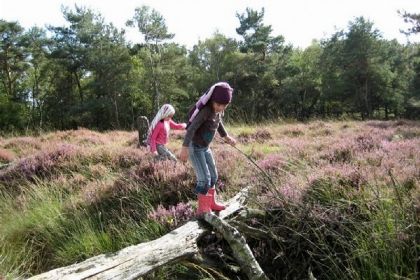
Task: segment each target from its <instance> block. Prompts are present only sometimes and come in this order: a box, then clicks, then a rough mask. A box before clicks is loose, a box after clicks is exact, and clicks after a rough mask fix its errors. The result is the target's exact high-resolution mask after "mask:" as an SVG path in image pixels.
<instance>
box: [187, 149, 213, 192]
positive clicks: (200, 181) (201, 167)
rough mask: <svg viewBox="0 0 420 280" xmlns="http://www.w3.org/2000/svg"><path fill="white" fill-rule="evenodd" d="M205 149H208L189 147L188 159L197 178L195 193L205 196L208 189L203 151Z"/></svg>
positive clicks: (207, 176)
mask: <svg viewBox="0 0 420 280" xmlns="http://www.w3.org/2000/svg"><path fill="white" fill-rule="evenodd" d="M207 149H208V148H199V147H196V146H194V145H190V148H189V158H190V161H191V165H192V166H193V168H194V172H195V175H196V177H197V185H196V187H195V192H196V193H199V194H206V193H207V191H208V189H209V187H210V171H209V168H208V166H207V163H206V156H205V151H206V150H207Z"/></svg>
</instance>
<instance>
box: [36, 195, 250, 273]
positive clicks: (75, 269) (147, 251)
mask: <svg viewBox="0 0 420 280" xmlns="http://www.w3.org/2000/svg"><path fill="white" fill-rule="evenodd" d="M247 194H248V190H247V189H244V190H243V191H241V192H240V193H238V194H237V195H236V196H235V197H234V198H232V199H231V200H230V201H229V202H228V205H229V206H228V207H227V208H226V209H225V210H224V211H221V212H220V219H223V218H226V217H227V216H230V215H231V214H233V213H235V212H237V211H239V210H240V209H241V208H242V207H243V204H244V202H245V199H246V197H247ZM205 231H206V229H204V228H203V227H201V226H200V225H199V223H198V222H197V221H190V222H188V223H187V224H185V225H183V226H181V227H179V228H177V229H176V230H174V231H172V232H170V233H168V234H166V235H164V236H162V237H161V238H158V239H156V240H153V241H150V242H145V243H141V244H138V245H134V246H130V247H127V248H124V249H122V250H120V251H118V252H116V253H112V254H102V255H99V256H96V257H93V258H90V259H87V260H85V261H83V262H81V263H76V264H73V265H70V266H67V267H61V268H57V269H54V270H51V271H49V272H46V273H43V274H39V275H36V276H34V277H32V278H30V279H32V280H41V279H43V280H52V279H54V280H55V279H61V280H66V279H68V280H70V279H71V280H77V279H80V280H81V279H121V280H123V279H124V280H126V279H138V278H139V277H141V276H144V275H146V274H148V273H150V272H151V271H153V270H154V269H156V268H158V267H160V266H163V265H165V264H169V263H172V262H174V261H177V260H180V259H193V258H194V256H195V255H198V254H199V249H198V247H197V239H198V238H199V237H200V236H201V235H202V234H203V233H205Z"/></svg>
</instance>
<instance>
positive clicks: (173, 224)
mask: <svg viewBox="0 0 420 280" xmlns="http://www.w3.org/2000/svg"><path fill="white" fill-rule="evenodd" d="M193 216H194V210H193V208H192V206H191V204H190V203H183V202H181V203H178V204H177V205H175V206H173V205H171V206H169V207H168V208H165V207H164V206H163V205H162V204H159V205H158V207H157V208H156V210H153V211H152V212H150V213H149V214H148V217H149V219H151V220H154V221H156V222H158V223H159V224H162V225H164V226H167V227H168V228H169V229H174V228H177V227H179V226H181V225H182V224H184V223H185V222H187V221H189V220H190V219H191V217H193Z"/></svg>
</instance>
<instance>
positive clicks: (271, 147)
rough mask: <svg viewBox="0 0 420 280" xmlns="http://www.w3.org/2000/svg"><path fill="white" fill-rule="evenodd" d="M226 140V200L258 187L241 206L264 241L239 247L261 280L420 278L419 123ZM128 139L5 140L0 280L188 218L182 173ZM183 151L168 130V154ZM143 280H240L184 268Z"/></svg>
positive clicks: (217, 148)
mask: <svg viewBox="0 0 420 280" xmlns="http://www.w3.org/2000/svg"><path fill="white" fill-rule="evenodd" d="M229 132H230V134H231V135H233V136H234V137H235V138H236V139H237V140H238V145H237V147H236V148H233V147H230V146H228V145H225V144H223V142H222V141H221V139H219V138H218V139H216V140H215V141H214V144H213V146H212V149H213V151H214V155H215V158H216V163H217V166H218V170H219V176H220V184H219V186H220V188H221V196H222V197H223V198H225V199H227V198H229V197H231V196H233V195H234V194H235V193H236V192H237V191H238V190H239V189H241V188H242V187H244V186H246V185H253V186H255V191H254V192H253V194H252V199H251V201H250V207H253V208H259V209H263V210H266V211H267V213H268V215H267V216H266V217H265V218H264V219H253V220H252V221H251V225H252V226H254V227H257V228H260V229H262V230H264V231H266V232H267V238H266V239H265V238H263V239H261V238H252V237H249V238H248V242H249V244H250V246H251V247H252V250H253V252H254V254H255V256H256V257H257V259H258V261H259V262H260V264H261V266H262V267H263V269H264V271H265V272H266V273H267V274H268V275H269V276H270V278H272V279H305V278H308V277H309V275H314V276H315V277H316V278H317V279H337V278H341V279H416V277H418V271H419V262H420V259H419V249H420V248H419V245H418V244H420V242H419V241H420V234H419V232H420V228H419V213H420V191H419V190H420V189H419V179H420V159H419V156H418V155H419V154H420V123H419V122H411V121H390V122H383V121H368V122H321V121H314V122H310V123H306V124H302V123H290V124H286V123H269V124H268V123H267V124H265V125H259V126H239V125H236V126H231V127H229ZM136 135H137V134H136V132H123V131H111V132H107V133H98V132H94V131H90V130H85V129H80V130H74V131H63V132H55V133H48V134H45V135H42V136H39V137H29V136H28V137H13V138H0V166H1V169H0V279H1V278H6V279H9V278H10V279H13V278H16V277H27V276H30V275H34V274H38V273H41V272H44V271H47V270H50V269H52V268H56V267H60V266H65V265H69V264H72V263H74V262H78V261H82V260H84V259H86V258H89V257H91V256H95V255H98V254H101V253H105V252H113V251H116V250H119V249H121V248H124V247H126V246H129V245H132V244H137V243H139V242H144V241H147V240H151V239H155V238H157V237H159V236H161V235H163V234H165V233H167V232H168V231H170V230H172V229H174V228H176V227H178V226H179V225H182V224H183V223H185V222H186V221H188V220H189V219H191V217H192V215H193V211H194V208H195V206H196V205H195V195H194V193H193V191H192V190H193V185H194V179H195V178H194V172H193V170H192V169H191V167H190V165H189V164H182V163H176V164H174V163H172V162H155V161H154V160H153V159H152V157H151V156H150V154H149V153H148V152H147V151H146V150H144V149H143V148H141V149H137V148H136V142H137V139H136ZM182 139H183V132H175V131H174V132H172V135H171V143H170V144H169V147H170V149H172V150H173V151H174V152H175V153H178V152H179V151H180V147H181V142H182ZM220 246H223V244H221V245H220ZM223 249H224V250H226V248H223ZM226 255H229V252H228V250H227V251H226ZM218 258H220V259H222V261H225V262H226V260H227V259H228V258H226V256H225V257H221V256H218ZM223 275H224V276H223ZM150 277H151V278H150V279H169V278H170V279H185V278H188V279H202V278H205V277H207V278H210V279H211V278H214V279H223V277H226V278H227V279H229V277H239V279H242V278H241V277H242V276H241V275H240V274H237V275H234V276H233V275H232V274H231V272H226V271H219V272H215V271H209V270H208V269H204V268H201V267H198V266H196V265H194V264H191V263H183V264H180V265H173V266H168V267H165V268H163V269H160V270H159V271H157V272H155V273H154V274H153V275H152V276H150ZM168 277H169V278H168Z"/></svg>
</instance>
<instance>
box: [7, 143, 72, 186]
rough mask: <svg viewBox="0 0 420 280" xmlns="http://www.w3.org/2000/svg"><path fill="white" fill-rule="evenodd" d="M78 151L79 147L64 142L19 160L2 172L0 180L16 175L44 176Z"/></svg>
mask: <svg viewBox="0 0 420 280" xmlns="http://www.w3.org/2000/svg"><path fill="white" fill-rule="evenodd" d="M77 153H78V147H77V146H74V145H70V144H62V145H59V146H57V147H54V148H53V149H51V150H47V151H42V152H39V153H37V154H36V155H34V156H30V157H27V158H23V159H21V160H19V161H18V162H17V163H16V165H14V166H12V167H11V168H8V169H7V170H5V171H3V172H0V181H2V180H8V179H11V178H14V177H23V178H26V179H31V178H32V177H33V176H39V175H40V176H42V175H45V174H48V173H51V172H53V170H54V168H56V167H58V166H59V165H60V164H61V163H63V162H65V161H68V160H69V159H71V158H72V157H74V156H75V155H76V154H77Z"/></svg>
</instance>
